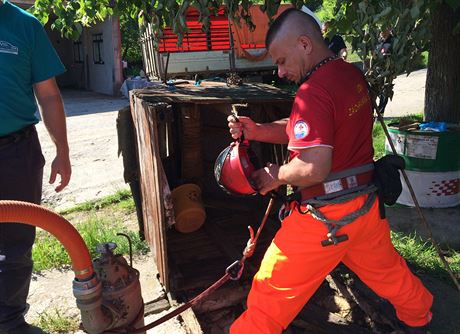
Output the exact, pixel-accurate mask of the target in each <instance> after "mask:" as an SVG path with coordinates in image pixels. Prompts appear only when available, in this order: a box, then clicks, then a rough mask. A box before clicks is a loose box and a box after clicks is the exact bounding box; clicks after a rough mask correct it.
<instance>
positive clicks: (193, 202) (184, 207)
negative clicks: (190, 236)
mask: <svg viewBox="0 0 460 334" xmlns="http://www.w3.org/2000/svg"><path fill="white" fill-rule="evenodd" d="M171 197H172V201H173V205H174V217H175V221H176V223H175V224H174V227H175V228H176V230H177V231H179V232H182V233H190V232H194V231H196V230H198V229H199V228H200V227H201V225H203V223H204V221H205V220H206V212H205V211H204V207H203V202H202V200H201V189H200V187H198V186H197V185H196V184H193V183H187V184H183V185H181V186H179V187H177V188H175V189H174V190H173V191H172V193H171Z"/></svg>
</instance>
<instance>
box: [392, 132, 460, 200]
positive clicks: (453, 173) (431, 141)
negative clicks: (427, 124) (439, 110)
mask: <svg viewBox="0 0 460 334" xmlns="http://www.w3.org/2000/svg"><path fill="white" fill-rule="evenodd" d="M389 132H390V137H391V140H392V142H393V144H394V145H395V148H396V151H397V153H398V154H399V155H401V156H402V157H403V158H404V160H405V161H406V174H407V177H408V178H409V181H410V182H411V184H412V187H413V188H414V192H415V195H416V196H417V201H418V202H419V204H420V206H421V207H423V208H447V207H453V206H457V205H458V204H459V203H460V192H459V189H460V130H459V129H456V128H453V129H451V130H448V131H445V132H430V131H402V130H398V129H397V128H394V127H391V126H390V127H389ZM385 150H386V152H388V153H389V152H390V151H391V149H390V147H389V144H388V141H386V143H385ZM401 181H402V185H403V191H402V193H401V196H399V198H398V201H397V202H398V203H399V204H403V205H407V206H414V201H413V200H412V197H411V196H410V193H409V190H408V188H407V185H406V183H405V182H404V179H403V178H402V175H401Z"/></svg>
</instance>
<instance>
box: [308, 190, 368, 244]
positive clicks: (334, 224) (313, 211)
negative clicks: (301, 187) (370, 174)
mask: <svg viewBox="0 0 460 334" xmlns="http://www.w3.org/2000/svg"><path fill="white" fill-rule="evenodd" d="M376 191H377V187H376V186H374V185H370V186H368V187H367V188H365V189H363V190H360V191H356V192H354V193H351V194H346V195H343V196H340V197H336V198H332V199H329V200H318V199H310V200H307V201H304V202H302V203H301V204H303V205H305V206H306V208H307V210H306V211H300V206H299V211H300V212H301V213H309V214H310V215H312V217H313V218H315V219H317V220H319V221H321V222H323V223H324V224H325V225H326V227H327V229H328V231H329V233H328V234H327V237H328V238H329V239H330V240H331V241H332V242H333V243H334V244H337V237H336V234H337V231H338V230H339V229H340V228H341V227H342V226H345V225H348V224H350V223H352V222H353V221H355V220H356V219H357V218H359V217H361V216H363V215H365V214H366V213H368V212H369V210H370V209H371V207H372V205H373V204H374V201H375V199H376V198H377V193H376ZM364 194H369V196H368V197H367V199H366V202H364V204H363V206H362V207H361V208H359V209H358V210H356V211H353V212H351V213H350V214H348V215H346V216H344V217H342V218H340V219H338V220H333V219H327V218H326V216H325V215H324V214H323V213H322V212H321V211H320V210H318V209H317V208H316V207H315V206H318V207H320V206H324V205H328V204H341V203H345V202H348V201H350V200H352V199H354V198H356V197H358V196H361V195H364Z"/></svg>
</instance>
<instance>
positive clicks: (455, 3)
mask: <svg viewBox="0 0 460 334" xmlns="http://www.w3.org/2000/svg"><path fill="white" fill-rule="evenodd" d="M446 3H447V4H448V5H449V6H450V7H452V9H453V10H457V9H458V8H460V0H446Z"/></svg>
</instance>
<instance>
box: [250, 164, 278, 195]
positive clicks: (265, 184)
mask: <svg viewBox="0 0 460 334" xmlns="http://www.w3.org/2000/svg"><path fill="white" fill-rule="evenodd" d="M279 169H280V167H279V166H278V165H276V164H272V163H270V162H269V163H267V166H266V167H264V168H262V169H258V170H256V171H254V172H253V173H252V175H251V178H252V180H253V181H254V183H255V185H256V189H257V191H258V192H259V193H260V194H261V195H266V194H267V193H269V192H270V191H272V190H275V189H278V187H279V186H281V185H282V184H283V183H282V182H281V181H280V180H279V179H278V172H279Z"/></svg>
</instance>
